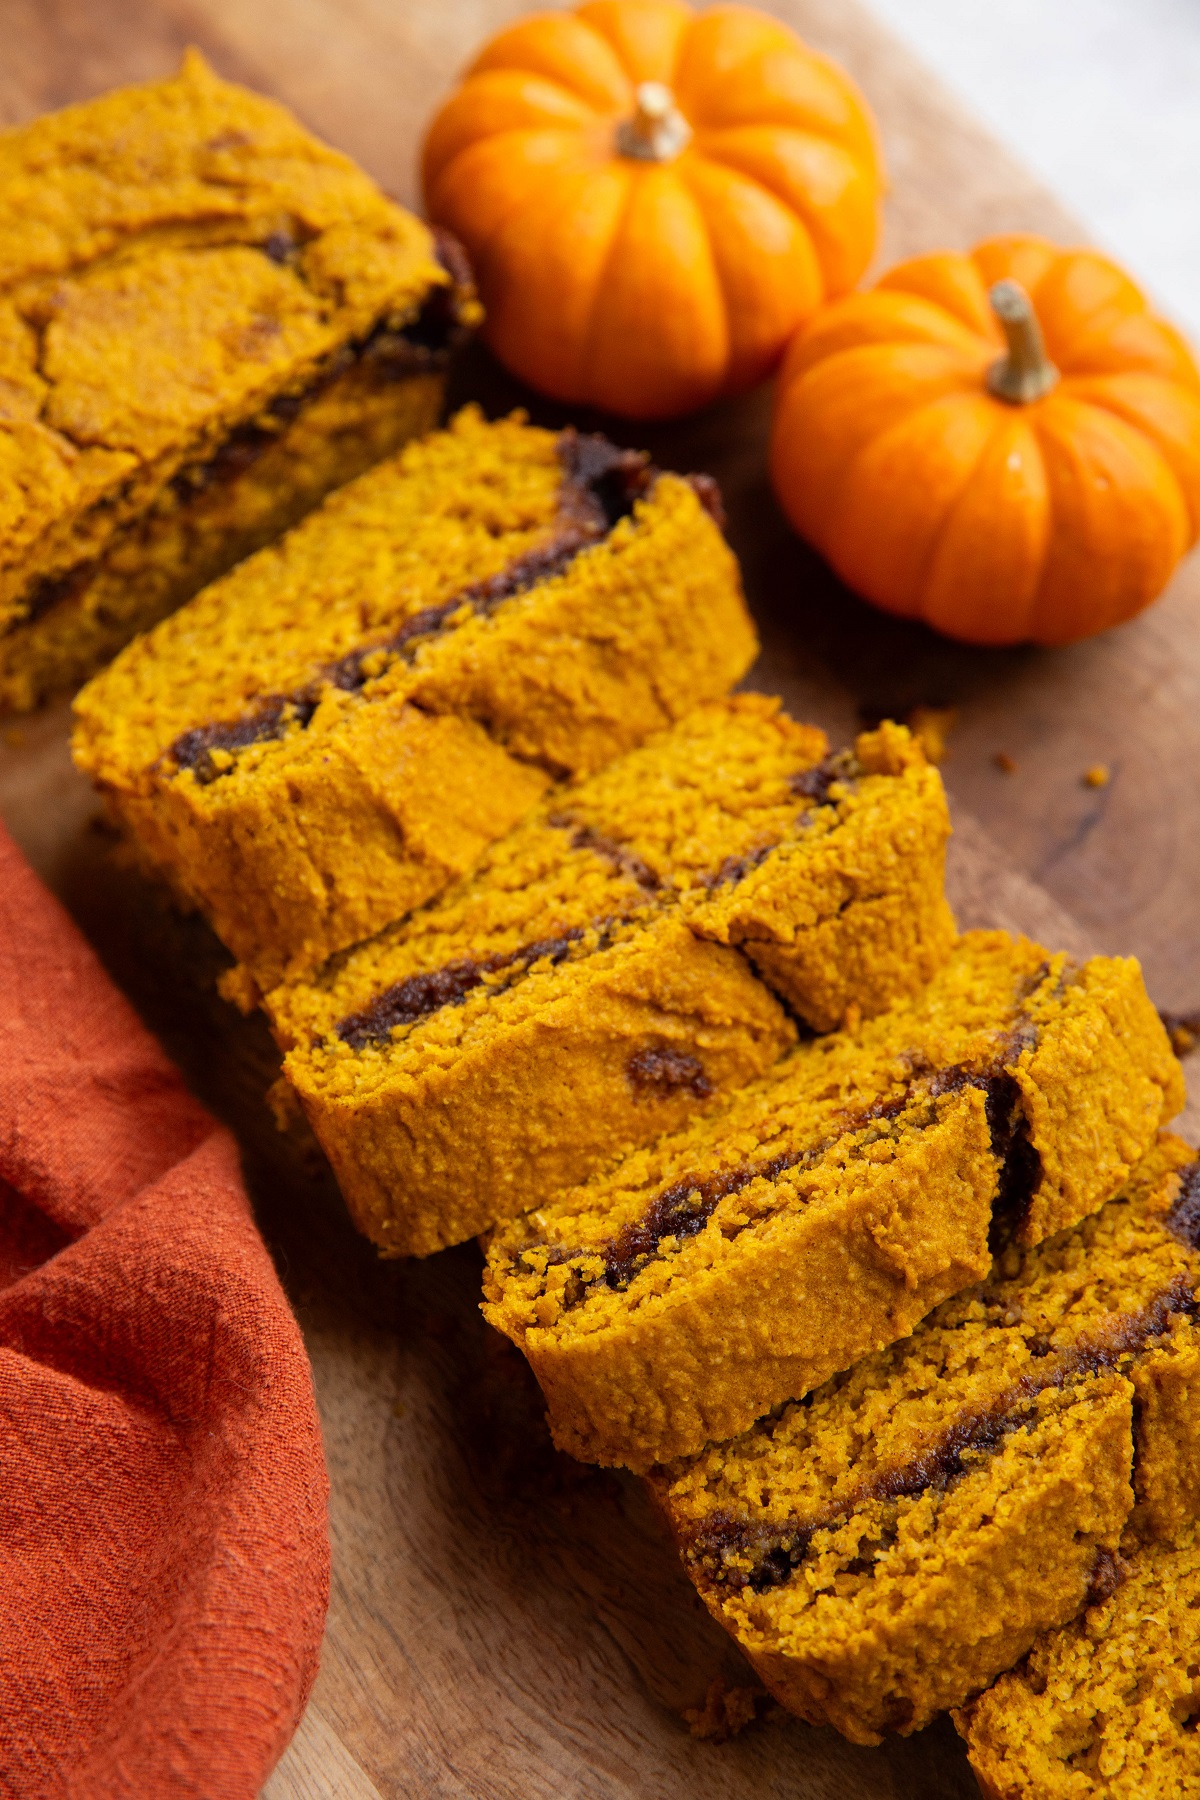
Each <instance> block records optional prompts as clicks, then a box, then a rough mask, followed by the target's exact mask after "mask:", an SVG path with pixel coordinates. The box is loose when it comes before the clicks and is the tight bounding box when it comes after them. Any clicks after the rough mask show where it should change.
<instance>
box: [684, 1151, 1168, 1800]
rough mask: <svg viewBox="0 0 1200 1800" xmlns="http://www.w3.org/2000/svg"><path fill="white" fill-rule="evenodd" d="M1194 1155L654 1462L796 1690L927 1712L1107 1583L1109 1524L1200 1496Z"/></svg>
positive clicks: (882, 1715) (804, 1707)
mask: <svg viewBox="0 0 1200 1800" xmlns="http://www.w3.org/2000/svg"><path fill="white" fill-rule="evenodd" d="M1195 1157H1196V1152H1195V1151H1194V1150H1191V1149H1190V1148H1189V1147H1188V1146H1187V1145H1186V1144H1183V1143H1182V1142H1181V1141H1180V1140H1179V1139H1178V1138H1170V1137H1165V1136H1164V1138H1163V1139H1162V1140H1161V1141H1160V1142H1159V1143H1157V1144H1156V1145H1155V1146H1154V1147H1153V1148H1152V1149H1151V1150H1150V1152H1149V1153H1148V1155H1147V1156H1146V1157H1145V1159H1144V1160H1143V1161H1142V1163H1141V1164H1139V1166H1138V1168H1137V1169H1136V1170H1135V1172H1134V1174H1133V1176H1132V1177H1131V1179H1130V1181H1129V1183H1128V1186H1127V1188H1126V1190H1125V1192H1124V1194H1123V1195H1122V1197H1120V1198H1119V1199H1116V1200H1113V1201H1112V1202H1111V1203H1110V1204H1109V1205H1108V1206H1106V1207H1105V1208H1104V1209H1103V1210H1102V1211H1101V1212H1099V1213H1097V1214H1094V1215H1093V1216H1091V1217H1090V1218H1087V1219H1085V1220H1083V1221H1082V1222H1081V1223H1079V1224H1078V1225H1075V1226H1073V1227H1072V1228H1071V1229H1069V1230H1067V1231H1064V1232H1062V1233H1060V1234H1058V1235H1057V1236H1056V1237H1054V1238H1052V1239H1050V1240H1049V1241H1048V1242H1046V1243H1044V1244H1042V1245H1041V1246H1039V1247H1038V1248H1036V1249H1031V1250H1025V1251H1022V1250H1021V1249H1020V1248H1019V1247H1018V1246H1017V1245H1015V1244H1010V1245H1009V1246H1008V1247H1007V1248H1006V1249H1004V1250H1003V1251H1001V1252H1000V1253H999V1255H998V1256H997V1258H996V1261H995V1263H994V1265H993V1267H992V1269H991V1271H990V1273H989V1275H988V1277H987V1278H986V1279H985V1280H984V1281H983V1282H982V1283H981V1284H980V1285H979V1286H978V1287H975V1288H972V1289H970V1290H968V1291H967V1292H966V1293H963V1294H960V1295H958V1296H956V1297H955V1298H954V1299H952V1300H949V1301H947V1302H946V1303H945V1304H944V1305H943V1306H941V1307H939V1308H938V1310H937V1311H936V1312H934V1313H933V1314H932V1315H931V1316H930V1317H929V1318H928V1319H926V1320H925V1322H924V1323H923V1324H922V1325H921V1326H919V1327H918V1329H917V1330H916V1331H915V1332H914V1333H913V1335H912V1336H911V1337H910V1338H908V1339H907V1340H906V1341H905V1342H903V1343H898V1344H895V1345H893V1346H892V1347H891V1348H890V1349H888V1350H884V1351H882V1352H879V1353H877V1354H875V1355H873V1356H870V1357H867V1358H865V1359H864V1360H863V1361H862V1362H860V1363H859V1364H858V1365H857V1366H856V1367H855V1368H853V1369H851V1370H850V1371H849V1372H848V1373H846V1374H843V1375H839V1376H836V1377H835V1378H834V1379H833V1380H831V1381H829V1382H828V1383H826V1385H825V1386H823V1387H821V1388H819V1389H818V1390H817V1391H816V1392H815V1393H813V1394H812V1395H810V1396H809V1397H808V1399H807V1401H804V1402H800V1403H797V1402H791V1403H789V1404H787V1405H785V1406H782V1407H780V1408H778V1409H777V1410H775V1411H774V1412H772V1413H771V1414H770V1415H769V1416H768V1417H766V1418H765V1419H763V1420H761V1421H760V1422H759V1423H758V1424H756V1425H755V1426H753V1427H752V1428H751V1429H750V1430H749V1431H747V1432H745V1433H744V1434H742V1435H741V1436H740V1437H738V1438H735V1439H734V1440H733V1441H732V1442H730V1443H725V1444H719V1445H713V1446H710V1447H709V1448H707V1449H706V1450H705V1451H703V1453H702V1454H701V1455H699V1456H697V1457H695V1458H692V1459H690V1460H688V1461H685V1462H680V1463H676V1464H673V1465H671V1466H669V1467H667V1468H664V1469H661V1470H658V1471H656V1472H655V1474H654V1476H653V1478H652V1485H653V1488H654V1491H655V1493H656V1495H657V1496H658V1498H659V1499H660V1501H661V1503H662V1505H663V1506H664V1508H665V1510H666V1513H667V1516H668V1518H669V1520H670V1523H671V1526H672V1529H673V1531H674V1533H675V1536H676V1539H677V1541H678V1543H679V1546H680V1549H681V1552H682V1555H683V1559H684V1563H685V1565H686V1567H687V1569H688V1572H689V1573H690V1575H691V1577H692V1579H693V1580H694V1582H695V1583H696V1586H697V1587H698V1589H699V1591H700V1593H701V1595H702V1596H703V1598H704V1600H705V1602H706V1604H707V1605H708V1607H709V1609H710V1611H711V1612H712V1613H713V1615H714V1617H715V1618H717V1619H718V1620H719V1621H720V1623H721V1624H722V1625H724V1626H725V1627H726V1628H727V1629H728V1630H729V1631H731V1632H732V1633H733V1635H734V1636H735V1637H736V1639H737V1641H738V1643H739V1644H740V1646H741V1648H742V1649H743V1650H744V1651H745V1653H746V1654H747V1655H748V1657H749V1659H750V1661H751V1663H752V1664H753V1665H754V1667H755V1669H756V1670H757V1672H758V1674H759V1675H760V1676H761V1678H762V1679H763V1681H764V1682H765V1683H766V1685H767V1687H768V1688H769V1689H770V1690H771V1691H772V1693H774V1694H775V1695H776V1696H777V1697H778V1698H779V1699H780V1700H781V1701H782V1702H783V1703H784V1705H785V1706H787V1707H789V1708H790V1709H791V1710H792V1711H793V1712H796V1713H799V1714H800V1715H801V1717H803V1718H806V1719H808V1720H810V1721H812V1722H814V1723H830V1724H833V1725H836V1726H837V1727H838V1729H839V1730H840V1731H842V1732H844V1733H845V1735H846V1736H847V1737H850V1738H852V1739H854V1740H855V1741H856V1742H859V1743H875V1742H878V1740H879V1737H880V1734H881V1733H882V1732H884V1731H887V1730H897V1731H901V1732H909V1731H914V1730H917V1729H919V1728H920V1727H921V1726H922V1725H924V1724H926V1723H927V1722H928V1721H929V1720H930V1719H931V1718H932V1717H933V1716H934V1714H935V1713H936V1712H938V1711H939V1710H940V1709H941V1708H943V1707H947V1706H954V1705H957V1704H959V1703H961V1702H963V1701H965V1700H967V1699H968V1698H969V1697H970V1696H971V1695H972V1694H974V1693H976V1692H977V1691H978V1690H979V1689H980V1688H981V1687H983V1686H984V1685H986V1683H987V1682H989V1681H990V1680H991V1679H992V1678H993V1677H994V1676H995V1675H996V1674H998V1673H999V1672H1000V1671H1001V1670H1004V1669H1007V1668H1010V1667H1011V1666H1012V1664H1013V1663H1014V1662H1016V1660H1017V1659H1018V1658H1019V1657H1021V1656H1023V1655H1024V1654H1025V1652H1026V1651H1027V1650H1028V1649H1029V1647H1030V1645H1031V1644H1032V1643H1033V1642H1034V1640H1035V1638H1036V1637H1037V1636H1038V1634H1039V1633H1040V1632H1042V1631H1044V1630H1047V1629H1048V1628H1050V1627H1053V1626H1057V1625H1060V1624H1062V1623H1064V1622H1065V1621H1066V1620H1068V1619H1071V1618H1073V1617H1074V1616H1075V1615H1076V1614H1077V1613H1078V1612H1079V1611H1080V1609H1081V1608H1082V1607H1084V1606H1085V1605H1086V1604H1088V1602H1089V1600H1094V1599H1097V1598H1099V1597H1100V1596H1102V1595H1104V1594H1106V1593H1107V1592H1109V1591H1111V1589H1112V1587H1113V1586H1114V1585H1115V1583H1116V1581H1117V1580H1118V1579H1119V1578H1120V1574H1121V1563H1120V1560H1119V1550H1120V1546H1121V1545H1122V1542H1124V1544H1125V1545H1126V1546H1128V1545H1129V1544H1130V1543H1131V1542H1138V1541H1141V1540H1150V1541H1152V1540H1154V1539H1157V1538H1159V1537H1161V1536H1163V1535H1164V1534H1170V1533H1173V1532H1175V1531H1177V1530H1178V1529H1179V1528H1180V1524H1181V1522H1182V1521H1183V1520H1190V1519H1193V1518H1194V1517H1195V1516H1196V1513H1197V1510H1198V1509H1200V1406H1198V1404H1197V1403H1198V1402H1200V1329H1198V1327H1197V1322H1196V1316H1195V1315H1196V1310H1197V1288H1198V1287H1200V1252H1198V1250H1197V1247H1196V1246H1197V1242H1198V1241H1200V1239H1198V1234H1197V1224H1198V1222H1200V1220H1198V1214H1200V1180H1198V1179H1197V1177H1198V1176H1200V1169H1198V1168H1197V1164H1196V1161H1195ZM1181 1172H1182V1174H1183V1182H1182V1183H1181V1180H1180V1175H1181ZM1035 1654H1036V1653H1035ZM988 1705H989V1702H987V1701H984V1702H982V1703H981V1707H982V1709H983V1710H984V1711H985V1712H986V1709H987V1708H988ZM979 1730H980V1737H981V1739H982V1736H983V1727H982V1726H981V1727H980V1728H979ZM1082 1741H1084V1740H1083V1738H1081V1739H1080V1742H1082ZM999 1791H1000V1792H1002V1793H1004V1794H1006V1795H1007V1794H1008V1793H1009V1791H1010V1790H1009V1789H1007V1788H1003V1787H1002V1788H1000V1790H999ZM1012 1791H1013V1792H1014V1793H1017V1792H1019V1793H1020V1794H1022V1795H1025V1794H1028V1795H1029V1796H1030V1800H1032V1797H1033V1796H1034V1795H1035V1794H1036V1795H1037V1796H1038V1800H1042V1796H1043V1795H1045V1794H1050V1793H1057V1792H1059V1791H1061V1792H1062V1793H1063V1794H1067V1793H1074V1792H1076V1790H1075V1789H1073V1788H1069V1787H1063V1788H1062V1789H1061V1790H1059V1789H1044V1788H1041V1787H1038V1786H1037V1785H1036V1784H1035V1785H1032V1786H1030V1787H1028V1788H1021V1789H1015V1790H1012ZM1078 1791H1080V1792H1089V1793H1090V1792H1092V1791H1094V1790H1092V1789H1090V1788H1087V1789H1080V1790H1078ZM1096 1791H1098V1790H1096ZM1135 1791H1139V1792H1145V1793H1149V1792H1151V1791H1155V1792H1157V1790H1151V1789H1146V1790H1133V1789H1130V1790H1129V1792H1130V1795H1131V1797H1132V1795H1133V1793H1134V1792H1135Z"/></svg>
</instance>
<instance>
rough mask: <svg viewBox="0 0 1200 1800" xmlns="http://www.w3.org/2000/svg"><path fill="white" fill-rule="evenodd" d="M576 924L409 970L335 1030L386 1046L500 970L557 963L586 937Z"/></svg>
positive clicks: (347, 1038) (361, 1042)
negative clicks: (495, 950) (492, 952)
mask: <svg viewBox="0 0 1200 1800" xmlns="http://www.w3.org/2000/svg"><path fill="white" fill-rule="evenodd" d="M583 935H584V934H583V928H582V927H581V926H576V927H574V928H573V929H572V930H570V931H564V932H563V934H562V936H561V937H554V938H543V939H542V940H541V941H540V942H538V943H533V944H524V945H522V947H521V948H520V949H519V950H512V951H509V952H506V953H504V954H502V955H496V956H484V957H480V958H479V959H478V960H474V959H472V958H470V957H465V956H464V957H460V958H458V959H457V960H456V961H454V962H450V963H446V964H445V966H444V967H443V968H440V969H432V970H430V971H429V972H428V973H425V974H420V975H408V976H406V977H405V979H404V980H403V981H397V982H394V983H393V985H392V986H391V987H389V988H385V989H384V991H383V992H382V993H381V994H378V995H376V997H375V999H374V1000H372V1001H371V1004H370V1005H369V1006H365V1007H364V1008H363V1009H362V1011H361V1012H356V1013H349V1014H347V1016H346V1017H345V1018H344V1019H341V1020H339V1022H338V1023H337V1024H336V1025H335V1026H334V1028H333V1029H334V1034H335V1036H337V1037H340V1038H341V1040H342V1042H343V1043H344V1044H349V1045H350V1048H351V1049H352V1050H365V1049H366V1047H367V1046H368V1044H370V1045H376V1046H382V1045H384V1044H386V1043H388V1042H389V1040H390V1038H391V1035H392V1032H393V1031H394V1030H395V1029H396V1027H397V1026H398V1025H413V1024H415V1023H416V1021H417V1020H418V1019H423V1018H426V1017H427V1016H428V1015H429V1014H430V1013H435V1012H440V1011H441V1009H442V1007H444V1006H456V1005H458V1004H459V1002H460V1001H462V1000H465V999H466V997H467V995H468V994H469V993H470V992H471V991H472V990H473V989H474V988H477V987H479V986H480V984H481V983H482V982H483V981H484V980H485V979H486V977H487V976H488V975H495V974H498V973H499V972H500V971H501V970H510V971H513V972H514V973H515V972H524V971H525V970H527V969H530V968H532V967H533V965H534V963H536V962H542V961H547V960H548V961H549V962H551V963H554V964H557V963H560V962H562V961H563V960H564V958H565V957H567V956H568V955H569V954H570V952H571V947H572V945H574V944H577V943H578V942H579V940H580V939H581V938H582V937H583Z"/></svg>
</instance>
